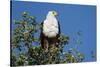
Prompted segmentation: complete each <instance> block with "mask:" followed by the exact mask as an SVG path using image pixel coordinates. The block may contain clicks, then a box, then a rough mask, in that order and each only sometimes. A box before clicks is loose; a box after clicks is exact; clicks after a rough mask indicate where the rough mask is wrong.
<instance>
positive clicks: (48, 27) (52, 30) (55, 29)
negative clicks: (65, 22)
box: [40, 11, 60, 51]
mask: <svg viewBox="0 0 100 67" xmlns="http://www.w3.org/2000/svg"><path fill="white" fill-rule="evenodd" d="M57 15H58V13H57V12H56V11H49V12H48V14H47V15H46V19H45V20H44V21H43V22H42V23H41V32H40V41H41V46H42V48H44V49H45V50H46V51H48V49H49V47H51V46H58V45H59V37H60V24H59V22H58V20H57V18H56V16H57Z"/></svg>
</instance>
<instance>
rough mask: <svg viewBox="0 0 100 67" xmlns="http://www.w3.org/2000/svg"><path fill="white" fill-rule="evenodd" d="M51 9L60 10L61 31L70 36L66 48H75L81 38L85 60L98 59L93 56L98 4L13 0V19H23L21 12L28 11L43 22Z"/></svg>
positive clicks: (81, 47) (79, 46)
mask: <svg viewBox="0 0 100 67" xmlns="http://www.w3.org/2000/svg"><path fill="white" fill-rule="evenodd" d="M50 10H55V11H57V12H58V14H59V15H58V16H57V20H58V21H59V23H60V28H61V32H62V33H64V34H65V35H68V36H70V42H69V44H68V45H67V46H66V47H65V48H64V50H65V51H66V50H68V49H69V48H74V47H75V42H76V41H75V40H80V41H81V42H82V43H80V44H78V47H77V49H78V50H79V51H80V52H82V53H83V54H84V55H85V59H84V62H87V61H88V62H90V61H96V58H92V57H91V51H92V52H93V55H94V56H95V57H96V6H92V5H74V4H57V3H40V2H24V1H13V2H12V19H13V20H14V19H16V20H21V13H22V12H24V11H26V12H28V13H29V15H31V16H36V17H37V19H36V20H37V22H39V23H41V22H42V21H43V20H45V17H46V15H47V13H48V11H50ZM12 28H14V25H13V24H12ZM77 32H80V33H81V36H78V35H77Z"/></svg>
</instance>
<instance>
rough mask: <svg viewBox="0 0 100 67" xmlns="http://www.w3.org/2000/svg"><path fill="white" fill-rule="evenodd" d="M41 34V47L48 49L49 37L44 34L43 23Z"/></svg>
mask: <svg viewBox="0 0 100 67" xmlns="http://www.w3.org/2000/svg"><path fill="white" fill-rule="evenodd" d="M41 26H42V27H41V33H40V40H41V46H42V48H44V49H48V46H49V42H48V40H47V37H46V36H45V35H44V34H43V23H41Z"/></svg>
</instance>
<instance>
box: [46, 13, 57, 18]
mask: <svg viewBox="0 0 100 67" xmlns="http://www.w3.org/2000/svg"><path fill="white" fill-rule="evenodd" d="M57 15H58V13H57V12H56V11H49V12H48V14H47V16H46V18H48V17H51V16H52V17H56V16H57Z"/></svg>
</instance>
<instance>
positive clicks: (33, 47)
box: [11, 12, 84, 66]
mask: <svg viewBox="0 0 100 67" xmlns="http://www.w3.org/2000/svg"><path fill="white" fill-rule="evenodd" d="M14 26H15V29H14V30H12V32H11V36H12V37H11V66H22V65H43V64H59V63H77V62H82V61H83V60H84V55H83V54H82V53H81V52H79V51H78V50H77V49H75V48H69V50H68V51H64V49H63V48H64V47H65V46H66V45H68V43H69V40H70V37H69V36H67V35H64V34H63V33H61V34H60V37H59V40H60V43H59V46H58V47H54V48H52V47H49V50H48V52H45V50H44V49H43V48H42V47H41V44H40V38H39V36H35V34H39V33H40V30H41V25H40V24H39V23H38V22H37V21H36V17H34V16H29V14H28V13H27V12H23V13H22V20H20V21H18V20H14Z"/></svg>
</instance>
